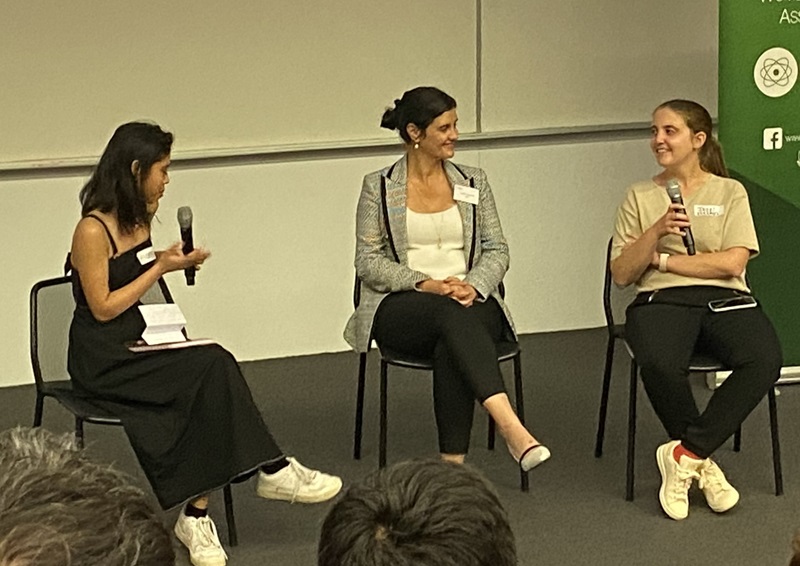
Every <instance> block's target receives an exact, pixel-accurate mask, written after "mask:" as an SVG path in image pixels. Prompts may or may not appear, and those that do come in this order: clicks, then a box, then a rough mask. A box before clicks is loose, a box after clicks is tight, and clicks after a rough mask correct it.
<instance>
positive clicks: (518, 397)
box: [514, 352, 530, 492]
mask: <svg viewBox="0 0 800 566" xmlns="http://www.w3.org/2000/svg"><path fill="white" fill-rule="evenodd" d="M514 399H515V401H516V404H517V418H519V422H521V423H522V424H523V425H524V424H525V399H524V397H523V388H522V353H521V352H517V355H516V356H514ZM519 487H520V489H521V490H522V491H523V492H527V491H528V489H529V487H530V486H529V483H528V472H525V471H523V470H522V468H520V470H519Z"/></svg>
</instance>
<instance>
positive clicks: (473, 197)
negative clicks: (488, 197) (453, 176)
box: [453, 185, 479, 204]
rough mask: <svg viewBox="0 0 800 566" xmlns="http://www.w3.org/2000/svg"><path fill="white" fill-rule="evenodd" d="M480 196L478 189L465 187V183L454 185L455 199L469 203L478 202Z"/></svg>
mask: <svg viewBox="0 0 800 566" xmlns="http://www.w3.org/2000/svg"><path fill="white" fill-rule="evenodd" d="M478 198H479V197H478V189H473V188H472V187H465V186H464V185H455V186H454V187H453V199H454V200H460V201H462V202H466V203H469V204H478Z"/></svg>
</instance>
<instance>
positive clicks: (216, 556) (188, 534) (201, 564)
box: [175, 511, 228, 566]
mask: <svg viewBox="0 0 800 566" xmlns="http://www.w3.org/2000/svg"><path fill="white" fill-rule="evenodd" d="M175 536H176V537H178V540H179V541H181V542H182V543H183V544H184V545H185V546H186V548H188V549H189V560H190V561H191V563H192V564H194V566H225V563H226V562H227V560H228V555H227V554H225V550H223V548H222V544H220V542H219V537H218V536H217V528H216V527H215V526H214V521H212V520H211V517H199V518H198V517H189V516H187V515H186V514H185V513H184V512H183V511H181V514H180V515H179V516H178V521H177V522H176V523H175Z"/></svg>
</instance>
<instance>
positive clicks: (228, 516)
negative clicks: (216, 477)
mask: <svg viewBox="0 0 800 566" xmlns="http://www.w3.org/2000/svg"><path fill="white" fill-rule="evenodd" d="M222 498H223V499H224V500H225V521H226V522H227V523H228V544H230V545H231V546H236V545H238V544H239V535H238V534H237V533H236V517H234V514H233V494H232V493H231V484H228V485H226V486H225V487H224V488H222Z"/></svg>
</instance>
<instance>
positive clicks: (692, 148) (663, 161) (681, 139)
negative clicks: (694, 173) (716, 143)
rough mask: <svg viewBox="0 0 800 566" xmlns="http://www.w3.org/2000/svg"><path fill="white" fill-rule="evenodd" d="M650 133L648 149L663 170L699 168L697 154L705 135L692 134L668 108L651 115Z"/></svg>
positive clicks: (678, 116) (678, 115)
mask: <svg viewBox="0 0 800 566" xmlns="http://www.w3.org/2000/svg"><path fill="white" fill-rule="evenodd" d="M650 132H651V135H650V149H652V150H653V154H654V155H655V157H656V161H658V164H659V165H661V166H662V167H663V168H664V169H669V170H677V169H680V168H682V167H683V166H687V165H688V166H693V165H695V164H697V165H698V166H699V163H700V159H699V152H700V148H702V147H703V144H704V143H705V141H706V134H705V133H703V132H696V133H695V132H692V130H691V128H689V126H688V125H687V124H686V120H685V119H684V118H683V116H681V114H679V113H678V112H675V111H674V110H672V109H670V108H659V109H658V110H656V111H655V112H654V113H653V123H652V126H651V127H650Z"/></svg>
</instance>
